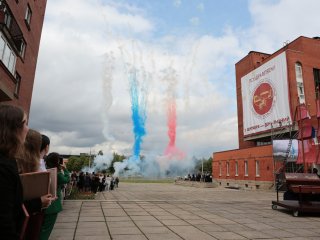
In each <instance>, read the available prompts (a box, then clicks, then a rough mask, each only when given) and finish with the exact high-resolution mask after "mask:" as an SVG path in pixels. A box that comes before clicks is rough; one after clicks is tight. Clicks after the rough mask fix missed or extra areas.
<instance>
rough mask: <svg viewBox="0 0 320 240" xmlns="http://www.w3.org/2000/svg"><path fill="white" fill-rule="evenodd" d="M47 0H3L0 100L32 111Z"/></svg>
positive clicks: (0, 39)
mask: <svg viewBox="0 0 320 240" xmlns="http://www.w3.org/2000/svg"><path fill="white" fill-rule="evenodd" d="M46 3H47V0H37V1H35V0H23V1H22V0H0V102H10V103H11V104H14V105H18V106H21V107H22V108H23V109H24V110H25V111H26V112H27V113H29V111H30V104H31V98H32V91H33V84H34V78H35V72H36V65H37V59H38V52H39V45H40V38H41V32H42V26H43V21H44V15H45V9H46Z"/></svg>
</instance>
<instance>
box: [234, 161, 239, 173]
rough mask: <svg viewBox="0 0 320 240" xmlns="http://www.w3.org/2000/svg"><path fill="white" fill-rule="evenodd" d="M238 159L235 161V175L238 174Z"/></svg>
mask: <svg viewBox="0 0 320 240" xmlns="http://www.w3.org/2000/svg"><path fill="white" fill-rule="evenodd" d="M238 167H239V166H238V161H236V165H235V170H236V176H238V174H239V168H238Z"/></svg>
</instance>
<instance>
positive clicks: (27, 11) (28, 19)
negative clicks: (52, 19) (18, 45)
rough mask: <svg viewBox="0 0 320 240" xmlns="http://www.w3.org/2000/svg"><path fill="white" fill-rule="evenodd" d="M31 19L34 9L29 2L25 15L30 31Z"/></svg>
mask: <svg viewBox="0 0 320 240" xmlns="http://www.w3.org/2000/svg"><path fill="white" fill-rule="evenodd" d="M31 19H32V10H31V7H30V5H29V4H27V9H26V13H25V15H24V22H25V23H26V25H27V28H28V30H29V31H30V25H31Z"/></svg>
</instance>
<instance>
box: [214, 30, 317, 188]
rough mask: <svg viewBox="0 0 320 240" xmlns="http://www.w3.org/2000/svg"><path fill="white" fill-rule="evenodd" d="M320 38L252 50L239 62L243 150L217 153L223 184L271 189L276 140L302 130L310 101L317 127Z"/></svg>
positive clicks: (216, 168)
mask: <svg viewBox="0 0 320 240" xmlns="http://www.w3.org/2000/svg"><path fill="white" fill-rule="evenodd" d="M319 84H320V38H319V37H314V38H308V37H303V36H301V37H298V38H297V39H295V40H294V41H292V42H290V43H286V44H285V46H284V47H282V48H281V49H279V50H278V51H276V52H275V53H273V54H266V53H260V52H255V51H251V52H249V54H248V55H247V56H245V57H244V58H243V59H241V60H240V61H239V62H237V63H236V88H237V89H236V94H237V104H238V136H239V149H234V150H228V151H223V152H216V153H214V154H213V167H212V172H213V177H214V179H216V180H217V181H218V182H219V183H220V184H221V185H223V186H230V187H241V188H250V189H259V188H272V187H273V184H274V176H275V173H276V171H277V170H278V169H279V168H280V166H281V163H279V162H276V161H274V158H273V145H272V143H273V141H272V140H274V139H290V138H292V136H294V135H295V134H296V133H297V132H298V131H299V126H298V125H297V124H296V123H297V121H296V120H297V114H298V113H297V112H298V111H297V109H298V108H297V106H300V104H305V105H306V107H307V110H308V112H309V114H310V116H311V121H312V126H313V127H314V128H315V129H318V119H317V106H319V101H318V99H319Z"/></svg>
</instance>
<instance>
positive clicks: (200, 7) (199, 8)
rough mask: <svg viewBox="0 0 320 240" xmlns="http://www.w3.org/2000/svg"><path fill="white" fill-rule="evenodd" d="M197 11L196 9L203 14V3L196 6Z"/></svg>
mask: <svg viewBox="0 0 320 240" xmlns="http://www.w3.org/2000/svg"><path fill="white" fill-rule="evenodd" d="M197 9H198V10H199V11H201V12H203V11H204V4H203V3H199V4H198V5H197Z"/></svg>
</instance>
